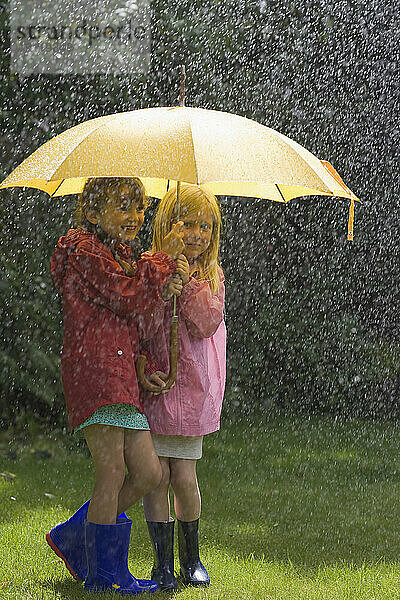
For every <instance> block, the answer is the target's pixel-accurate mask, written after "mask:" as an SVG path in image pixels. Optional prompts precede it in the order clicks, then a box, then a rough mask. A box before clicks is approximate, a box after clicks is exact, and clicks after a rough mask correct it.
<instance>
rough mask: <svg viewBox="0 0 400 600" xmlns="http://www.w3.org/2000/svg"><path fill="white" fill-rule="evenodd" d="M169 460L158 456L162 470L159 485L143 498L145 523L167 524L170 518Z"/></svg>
mask: <svg viewBox="0 0 400 600" xmlns="http://www.w3.org/2000/svg"><path fill="white" fill-rule="evenodd" d="M169 461H170V459H169V458H166V457H164V456H160V464H161V469H162V478H161V483H160V485H159V486H158V488H157V489H155V490H154V491H152V492H150V493H149V494H147V495H146V496H145V497H144V498H143V507H144V514H145V517H146V521H157V522H161V521H163V522H168V521H169V518H170V510H169V508H170V507H169V485H170V469H169Z"/></svg>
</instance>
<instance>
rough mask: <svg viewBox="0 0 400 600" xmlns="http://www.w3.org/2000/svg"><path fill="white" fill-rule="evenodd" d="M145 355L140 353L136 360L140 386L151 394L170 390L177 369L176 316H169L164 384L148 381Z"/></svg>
mask: <svg viewBox="0 0 400 600" xmlns="http://www.w3.org/2000/svg"><path fill="white" fill-rule="evenodd" d="M145 367H146V357H145V356H144V354H140V355H139V356H138V358H137V360H136V372H137V376H138V381H139V382H140V384H141V386H142V387H143V388H144V389H145V390H147V391H148V392H152V393H153V394H161V392H166V391H167V390H170V389H171V388H172V386H173V385H174V383H175V379H176V374H177V371H178V317H177V316H176V315H174V316H173V317H172V318H171V327H170V338H169V374H168V377H167V379H166V380H165V386H164V387H160V386H158V385H156V384H155V383H152V382H151V381H149V380H148V379H147V377H146V375H145V372H144V371H145Z"/></svg>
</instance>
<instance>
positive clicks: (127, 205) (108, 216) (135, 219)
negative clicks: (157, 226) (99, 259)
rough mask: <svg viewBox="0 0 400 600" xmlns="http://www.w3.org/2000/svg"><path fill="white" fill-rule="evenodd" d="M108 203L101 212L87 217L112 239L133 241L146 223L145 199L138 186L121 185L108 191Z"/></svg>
mask: <svg viewBox="0 0 400 600" xmlns="http://www.w3.org/2000/svg"><path fill="white" fill-rule="evenodd" d="M107 198H108V200H107V203H106V204H105V206H104V207H103V210H102V211H101V212H93V213H90V214H88V215H86V217H87V219H88V220H89V221H90V222H91V223H94V224H96V225H100V227H101V228H102V229H103V231H105V233H107V234H108V235H109V236H110V238H111V239H113V240H118V241H121V242H129V241H131V240H133V239H134V238H135V237H136V236H137V234H138V232H139V229H140V228H141V226H142V225H143V221H144V211H145V199H144V197H143V194H142V193H141V192H139V189H138V188H137V187H136V186H130V185H128V184H121V185H120V186H119V187H118V189H116V190H108V192H107Z"/></svg>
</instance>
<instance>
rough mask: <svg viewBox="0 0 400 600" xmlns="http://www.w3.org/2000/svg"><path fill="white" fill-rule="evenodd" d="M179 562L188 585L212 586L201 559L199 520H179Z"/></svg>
mask: <svg viewBox="0 0 400 600" xmlns="http://www.w3.org/2000/svg"><path fill="white" fill-rule="evenodd" d="M178 540H179V562H180V564H181V577H182V579H183V582H184V583H185V584H186V585H196V586H197V585H203V586H209V585H210V576H209V574H208V573H207V569H206V568H205V566H204V565H203V563H202V562H201V560H200V557H199V519H196V521H179V520H178Z"/></svg>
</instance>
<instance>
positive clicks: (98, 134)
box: [0, 106, 358, 239]
mask: <svg viewBox="0 0 400 600" xmlns="http://www.w3.org/2000/svg"><path fill="white" fill-rule="evenodd" d="M133 176H136V177H140V178H141V179H142V181H143V183H144V185H145V187H146V191H147V193H148V195H149V196H152V197H155V198H162V196H163V195H164V194H165V192H166V191H167V189H168V187H167V186H168V185H169V181H171V180H174V181H185V182H187V183H193V184H196V185H203V186H204V187H206V188H207V189H208V190H209V191H210V192H212V193H214V194H216V195H226V196H246V197H252V198H266V199H269V200H274V201H277V202H288V201H289V200H291V199H292V198H296V197H299V196H310V195H312V196H315V195H317V196H339V197H342V198H348V199H349V200H350V201H351V204H350V221H351V222H350V223H349V235H348V237H349V239H352V215H353V214H354V200H358V198H357V197H356V196H355V195H354V194H353V193H352V191H351V190H350V189H349V188H348V187H347V186H346V185H345V184H344V183H343V181H342V180H341V178H340V177H339V175H338V174H337V173H336V171H335V170H334V169H333V167H332V166H331V165H330V164H329V163H327V162H326V161H320V160H319V159H318V158H316V157H315V156H314V155H313V154H311V152H308V150H306V149H305V148H303V147H302V146H300V145H299V144H297V143H296V142H294V141H293V140H291V139H290V138H288V137H286V136H285V135H282V134H281V133H279V132H277V131H275V130H274V129H270V128H269V127H265V126H264V125H260V124H259V123H257V122H256V121H252V120H250V119H246V118H245V117H241V116H238V115H234V114H231V113H226V112H221V111H215V110H205V109H202V108H191V107H185V106H177V107H161V108H146V109H141V110H134V111H131V112H125V113H116V114H113V115H107V116H104V117H98V118H97V119H92V120H90V121H86V122H84V123H81V124H80V125H76V126H75V127H72V128H71V129H68V130H67V131H64V132H63V133H61V134H60V135H58V136H56V137H54V138H53V139H51V140H49V141H48V142H46V143H45V144H43V145H42V146H40V148H38V150H36V151H35V152H34V153H33V154H31V156H29V157H28V158H27V159H26V160H24V161H23V162H22V164H21V165H19V166H18V167H17V168H16V169H15V170H14V171H13V172H12V173H11V174H10V175H9V176H8V177H7V178H6V179H5V180H4V181H3V182H2V184H1V185H0V189H1V188H7V187H34V188H38V189H40V190H43V191H45V192H47V193H49V194H50V195H51V196H64V195H68V194H77V193H79V192H81V191H82V189H83V186H84V183H85V181H86V179H87V178H88V177H133Z"/></svg>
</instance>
